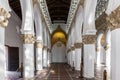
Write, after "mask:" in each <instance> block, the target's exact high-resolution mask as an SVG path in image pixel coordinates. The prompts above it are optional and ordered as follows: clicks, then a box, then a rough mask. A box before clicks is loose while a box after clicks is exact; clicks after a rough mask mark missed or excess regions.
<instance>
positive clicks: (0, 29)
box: [0, 1, 10, 80]
mask: <svg viewBox="0 0 120 80" xmlns="http://www.w3.org/2000/svg"><path fill="white" fill-rule="evenodd" d="M3 2H4V1H3ZM1 3H2V2H1ZM6 4H7V3H6ZM9 17H10V14H9V13H8V11H6V10H5V9H4V8H1V5H0V37H1V38H0V79H1V80H5V77H6V75H5V74H6V73H5V71H6V69H5V68H6V65H5V64H6V63H5V62H6V61H5V27H7V25H8V18H9Z"/></svg>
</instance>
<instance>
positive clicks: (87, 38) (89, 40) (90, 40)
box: [82, 35, 96, 44]
mask: <svg viewBox="0 0 120 80" xmlns="http://www.w3.org/2000/svg"><path fill="white" fill-rule="evenodd" d="M82 40H83V44H94V43H95V42H96V35H84V36H83V38H82Z"/></svg>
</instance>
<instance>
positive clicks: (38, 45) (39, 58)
mask: <svg viewBox="0 0 120 80" xmlns="http://www.w3.org/2000/svg"><path fill="white" fill-rule="evenodd" d="M42 47H43V44H42V42H41V41H37V42H36V70H37V71H40V70H42V69H43V63H42Z"/></svg>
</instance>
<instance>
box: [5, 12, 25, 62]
mask: <svg viewBox="0 0 120 80" xmlns="http://www.w3.org/2000/svg"><path fill="white" fill-rule="evenodd" d="M16 26H19V28H20V27H21V20H20V19H19V17H18V16H17V15H16V14H15V13H14V12H11V17H10V19H9V24H8V27H7V28H6V29H5V45H8V46H11V47H19V61H20V62H19V64H20V63H21V61H22V51H23V50H22V48H23V47H22V40H21V36H20V34H18V33H17V29H16Z"/></svg>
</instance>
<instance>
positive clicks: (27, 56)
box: [23, 34, 35, 79]
mask: <svg viewBox="0 0 120 80" xmlns="http://www.w3.org/2000/svg"><path fill="white" fill-rule="evenodd" d="M34 41H35V39H34V35H33V34H23V42H24V44H23V69H24V78H25V79H31V78H33V77H34Z"/></svg>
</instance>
